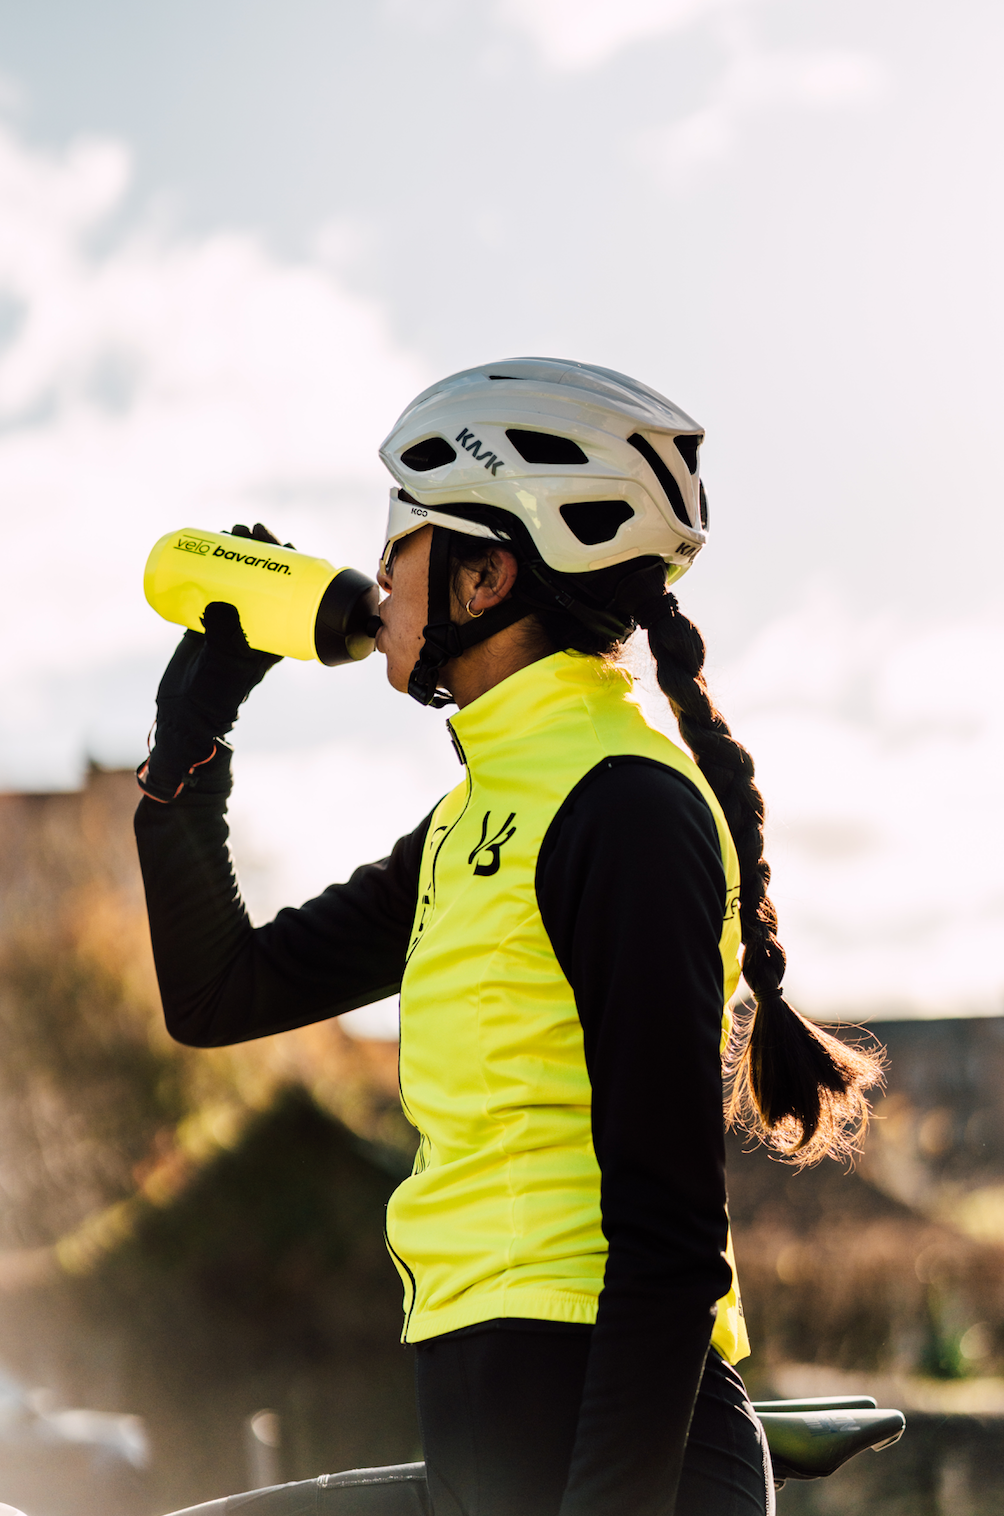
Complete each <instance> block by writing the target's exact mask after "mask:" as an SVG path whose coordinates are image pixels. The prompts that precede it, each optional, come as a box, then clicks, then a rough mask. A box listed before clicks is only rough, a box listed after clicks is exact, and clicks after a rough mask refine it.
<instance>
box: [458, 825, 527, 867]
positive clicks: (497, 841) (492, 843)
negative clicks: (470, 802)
mask: <svg viewBox="0 0 1004 1516" xmlns="http://www.w3.org/2000/svg"><path fill="white" fill-rule="evenodd" d="M491 814H492V813H491V811H485V819H484V821H482V823H481V841H480V842H479V843H478V845H477V847H476V848H475V849H474V851H473V853H472V854H471V856H470V857H469V858H468V860H467V862H468V863H474V860H475V858H477V857H478V856H479V855H481V862H480V863H474V872H475V874H497V873H498V871H499V864H500V862H501V859H500V857H499V854H500V852H501V850H502V848H504V847H505V845H506V843H507V842H508V841H509V838H510V837H512V836H513V835H514V834H515V831H516V828H515V827H514V826H511V825H510V822H513V821H515V819H516V812H515V811H510V813H509V815H508V816H507V817H506V819H505V821H503V823H502V825H501V826H500V827H499V829H498V831H497V832H496V833H495V835H494V837H489V836H488V823H489V821H490V820H491Z"/></svg>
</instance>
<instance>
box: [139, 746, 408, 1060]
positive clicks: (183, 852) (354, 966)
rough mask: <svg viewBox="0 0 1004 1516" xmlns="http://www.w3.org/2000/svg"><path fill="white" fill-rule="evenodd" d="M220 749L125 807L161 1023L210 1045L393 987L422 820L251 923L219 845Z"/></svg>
mask: <svg viewBox="0 0 1004 1516" xmlns="http://www.w3.org/2000/svg"><path fill="white" fill-rule="evenodd" d="M229 761H230V753H229V751H228V750H224V749H223V748H222V747H221V748H220V749H219V751H218V752H217V755H216V757H215V758H214V759H213V761H212V763H211V764H210V765H207V770H208V772H207V771H206V770H204V771H203V774H202V775H201V776H200V784H199V787H198V788H197V789H193V790H189V791H186V792H185V793H184V794H183V795H182V796H180V797H179V798H178V799H177V800H175V801H173V802H172V803H171V804H170V805H162V804H159V803H158V802H156V801H154V800H151V799H149V798H144V799H142V800H141V801H140V803H139V808H138V810H137V812H136V822H135V827H136V840H137V845H138V847H139V857H140V865H141V868H142V871H143V882H144V885H145V888H146V899H147V910H148V913H149V919H150V936H151V940H152V943H153V955H154V962H155V964H156V968H157V978H158V981H159V984H160V992H161V998H162V1000H163V1004H164V1016H165V1020H166V1022H167V1028H168V1031H169V1032H170V1033H171V1035H172V1036H173V1037H174V1038H176V1039H177V1041H179V1042H183V1043H187V1044H188V1045H189V1046H191V1047H221V1046H225V1045H227V1044H230V1043H236V1042H246V1041H248V1040H250V1039H251V1038H254V1037H265V1036H268V1035H269V1034H271V1033H273V1032H285V1031H289V1030H290V1029H291V1028H293V1027H298V1026H305V1025H306V1024H307V1023H308V1022H312V1021H323V1020H326V1019H327V1018H328V1017H330V1016H339V1015H341V1014H342V1013H343V1012H345V1011H351V1010H355V1009H356V1007H357V1006H361V1005H369V1004H371V1003H372V1002H373V1001H374V1000H380V999H382V998H383V997H384V996H386V995H391V994H394V993H395V992H396V991H397V990H398V989H399V988H400V984H401V975H402V973H403V971H404V961H405V953H406V951H407V946H408V938H409V934H410V931H411V926H412V920H413V917H414V913H415V901H416V898H417V894H418V870H419V863H420V860H421V853H422V846H423V842H424V839H425V833H426V830H427V829H428V825H429V818H428V817H427V818H426V819H425V821H423V822H422V824H421V825H420V826H419V827H417V828H416V829H415V831H414V832H412V833H410V834H409V835H408V836H407V837H402V838H401V840H400V841H399V842H397V843H396V844H395V846H394V849H393V851H392V852H391V854H390V856H389V857H388V858H384V859H382V860H381V861H380V862H378V863H370V864H366V865H365V866H364V867H362V868H358V869H356V871H355V873H354V874H353V875H352V876H351V878H350V879H349V880H348V881H347V882H346V883H344V884H333V885H331V886H330V887H329V888H328V889H326V890H325V891H324V893H323V894H321V895H318V896H317V898H316V899H314V900H308V901H307V903H306V904H305V905H302V906H300V907H299V909H297V910H282V911H280V912H279V914H278V915H277V916H276V918H275V920H274V921H270V922H269V923H268V924H267V925H266V926H260V927H254V926H252V924H251V920H250V917H249V916H248V912H247V909H246V907H245V905H244V901H243V900H242V898H241V893H240V887H239V885H238V883H237V878H236V874H235V872H234V865H233V859H232V858H231V855H230V849H229V845H228V843H229V828H228V826H227V819H226V803H227V797H228V795H229V791H230V772H229Z"/></svg>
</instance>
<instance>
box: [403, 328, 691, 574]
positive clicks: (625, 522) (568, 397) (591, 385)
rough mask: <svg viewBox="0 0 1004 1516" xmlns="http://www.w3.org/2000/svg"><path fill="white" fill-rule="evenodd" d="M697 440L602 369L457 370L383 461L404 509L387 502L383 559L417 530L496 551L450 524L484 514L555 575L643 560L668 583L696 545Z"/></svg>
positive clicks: (436, 388) (424, 400)
mask: <svg viewBox="0 0 1004 1516" xmlns="http://www.w3.org/2000/svg"><path fill="white" fill-rule="evenodd" d="M703 440H704V432H703V429H702V428H701V427H700V426H698V424H697V422H696V421H693V420H692V419H691V418H690V417H689V416H688V415H686V414H685V412H683V411H681V410H680V409H679V408H678V407H677V406H675V405H673V403H672V401H670V400H666V399H665V398H664V397H663V396H662V395H660V394H658V393H657V392H656V391H655V390H652V389H649V388H648V386H647V385H644V384H639V383H637V381H636V380H634V379H629V378H627V376H626V375H624V374H618V373H615V372H614V370H613V369H606V368H597V367H595V366H593V365H590V364H585V363H571V362H567V361H564V360H561V359H554V358H514V359H509V360H508V361H506V362H504V363H490V364H485V365H483V366H482V367H480V368H471V369H465V370H464V372H463V373H460V374H453V375H451V376H450V378H448V379H443V380H442V381H441V382H440V383H439V384H434V385H432V386H431V388H430V389H427V390H425V391H423V393H422V394H421V395H419V396H418V398H417V400H413V401H412V403H411V405H409V406H408V408H407V410H406V411H405V412H404V414H403V415H402V416H401V417H400V419H399V420H398V422H397V424H396V425H395V427H394V430H393V431H392V432H391V434H390V436H389V437H388V438H387V440H386V442H384V444H383V446H382V447H381V449H380V456H381V458H382V459H383V461H384V463H385V464H386V465H387V467H388V469H389V470H390V472H391V473H392V474H393V476H394V478H395V479H396V480H397V482H398V485H399V486H400V488H401V489H403V490H404V491H405V492H406V495H407V496H408V497H410V498H409V499H407V500H405V501H401V499H400V496H399V494H398V492H397V490H392V492H391V509H390V521H389V523H388V530H387V547H386V548H385V549H384V552H385V554H386V553H387V552H388V551H389V550H390V548H391V547H392V546H393V544H394V543H395V542H396V541H398V540H399V539H400V538H401V537H403V536H405V535H406V534H407V533H408V532H412V531H416V530H417V529H418V528H419V527H421V526H424V525H428V524H432V525H442V526H449V527H451V528H452V529H453V530H454V531H461V532H464V531H466V532H467V534H468V535H472V536H485V537H489V536H491V537H495V536H496V533H495V532H493V531H491V530H490V529H489V528H488V527H486V526H484V525H483V524H482V525H480V526H478V525H477V524H475V523H471V522H468V523H467V524H466V526H465V524H464V522H463V520H462V518H461V519H458V517H457V516H456V515H455V514H453V513H452V512H451V510H450V507H451V506H453V505H458V504H459V505H484V506H494V507H496V508H497V509H500V510H503V511H506V512H508V513H509V514H510V515H512V516H515V517H516V519H517V520H519V521H521V522H522V523H523V524H524V526H525V527H526V528H527V530H528V532H529V534H530V537H531V538H532V540H533V543H534V546H535V548H536V550H537V552H538V553H539V554H540V557H541V559H542V560H543V561H544V563H546V564H548V565H549V567H551V568H553V569H556V570H558V572H559V573H565V574H575V573H585V572H588V571H590V570H594V569H598V568H605V567H606V566H607V565H608V564H613V563H624V562H626V561H627V560H628V559H631V558H638V557H642V556H644V555H649V554H651V555H656V556H658V557H660V558H662V559H663V560H664V561H665V563H666V564H667V566H668V567H669V569H670V574H669V577H670V578H671V579H675V578H679V576H680V575H681V574H682V573H685V572H686V570H687V569H688V568H689V567H690V565H691V563H692V562H693V561H694V559H695V557H696V556H697V554H698V553H699V552H700V550H701V548H702V547H703V546H704V543H705V542H706V541H707V508H706V505H705V504H704V502H703V500H702V495H701V487H700V477H699V449H700V445H701V443H702V441H703ZM423 509H424V510H425V511H426V512H427V513H428V514H426V515H422V514H421V511H422V510H423Z"/></svg>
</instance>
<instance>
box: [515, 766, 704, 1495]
mask: <svg viewBox="0 0 1004 1516" xmlns="http://www.w3.org/2000/svg"><path fill="white" fill-rule="evenodd" d="M725 894H726V887H725V871H724V868H723V865H722V860H721V853H720V848H719V842H718V835H717V831H716V828H715V823H714V820H713V817H712V815H711V812H710V809H709V808H708V805H707V804H706V802H705V800H704V799H703V797H702V796H701V794H700V792H699V791H698V790H697V788H696V787H695V786H694V785H693V784H691V782H690V781H689V780H688V779H687V778H685V777H684V776H683V775H681V774H679V773H678V772H677V771H676V770H674V769H671V768H669V767H667V766H664V765H662V764H658V763H654V762H652V761H651V760H647V759H640V758H610V759H605V760H603V762H602V763H600V764H599V765H597V767H596V768H595V769H593V770H592V772H591V773H590V774H588V775H587V776H586V778H585V779H584V780H582V781H581V783H580V784H579V785H577V786H576V788H575V789H574V790H573V791H572V793H571V794H570V795H569V797H568V799H567V800H566V801H565V803H564V805H563V806H562V808H561V810H560V811H559V813H558V815H557V816H556V817H555V820H554V821H553V823H552V825H551V827H550V828H549V830H548V833H547V836H546V837H545V839H544V843H543V846H542V848H541V853H540V860H539V864H538V871H537V898H538V904H539V907H540V912H541V917H542V920H543V922H544V926H545V929H546V930H547V933H548V936H549V938H550V940H551V944H552V946H553V948H554V951H555V955H556V957H557V959H558V962H559V964H560V965H561V968H562V971H563V973H564V974H565V976H566V977H567V979H568V981H569V984H570V985H571V987H572V990H573V992H574V994H575V1001H576V1006H577V1008H578V1012H579V1017H580V1020H581V1022H582V1030H583V1036H584V1042H585V1057H586V1065H587V1068H588V1071H589V1076H590V1081H591V1084H592V1100H593V1107H592V1130H593V1143H594V1147H595V1151H596V1157H597V1161H598V1163H599V1167H600V1172H601V1206H602V1221H603V1231H604V1235H605V1236H606V1239H607V1242H608V1245H609V1254H608V1259H607V1266H606V1273H605V1278H604V1286H603V1290H602V1293H601V1295H600V1301H599V1309H598V1315H597V1321H596V1326H595V1329H594V1331H593V1334H592V1341H591V1346H590V1357H589V1366H588V1371H587V1377H586V1384H585V1390H584V1394H583V1401H582V1407H581V1412H580V1418H579V1426H578V1433H577V1439H576V1444H575V1453H574V1457H573V1462H572V1467H571V1472H570V1475H569V1482H568V1486H567V1489H566V1492H565V1498H564V1502H563V1504H562V1507H561V1516H587V1513H588V1516H621V1513H623V1512H624V1511H632V1512H639V1513H642V1512H644V1513H645V1516H672V1511H673V1508H674V1503H675V1491H676V1486H677V1483H678V1480H679V1474H680V1467H681V1464H682V1460H683V1452H684V1447H685V1444H686V1438H687V1429H688V1426H689V1423H690V1417H691V1414H692V1410H693V1404H694V1399H695V1397H696V1394H697V1389H698V1385H699V1383H700V1377H701V1373H702V1370H703V1366H704V1360H705V1357H706V1355H707V1351H708V1347H709V1344H710V1340H711V1331H712V1327H713V1324H714V1313H715V1302H716V1301H717V1300H719V1299H720V1298H721V1297H722V1296H723V1295H725V1294H726V1293H727V1292H728V1290H729V1288H730V1286H731V1282H732V1273H731V1269H730V1266H729V1264H728V1262H727V1261H726V1256H725V1249H726V1240H727V1233H728V1217H727V1212H726V1191H725V1143H724V1123H723V1117H722V1076H721V1059H720V1038H721V1025H722V997H723V982H722V963H721V956H720V952H719V938H720V934H721V931H722V922H723V919H724V910H725Z"/></svg>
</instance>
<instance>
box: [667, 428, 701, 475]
mask: <svg viewBox="0 0 1004 1516" xmlns="http://www.w3.org/2000/svg"><path fill="white" fill-rule="evenodd" d="M673 441H674V442H675V443H676V451H677V452H678V453H679V454H680V457H681V458H682V459H683V461H684V463H685V464H686V465H687V467H688V468H689V470H690V472H691V473H692V474H696V473H697V454H698V450H699V449H700V446H701V443H702V442H703V441H704V438H703V437H695V436H694V435H693V433H691V435H690V436H689V437H674V438H673Z"/></svg>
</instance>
